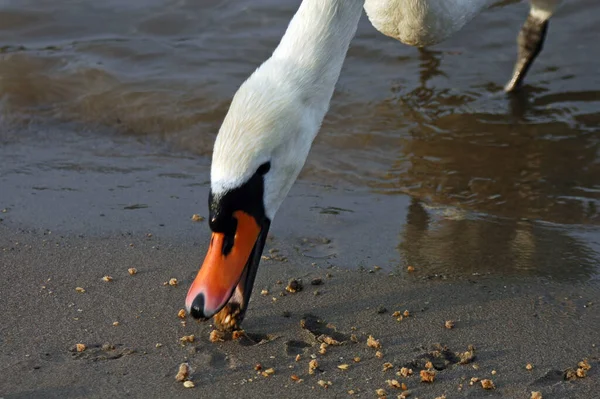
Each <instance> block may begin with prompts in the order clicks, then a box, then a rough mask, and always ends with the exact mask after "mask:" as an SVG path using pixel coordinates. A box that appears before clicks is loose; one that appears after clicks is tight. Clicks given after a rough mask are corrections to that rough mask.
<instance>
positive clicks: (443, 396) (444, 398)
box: [435, 395, 446, 399]
mask: <svg viewBox="0 0 600 399" xmlns="http://www.w3.org/2000/svg"><path fill="white" fill-rule="evenodd" d="M435 399H446V395H442V396H437V397H436V398H435Z"/></svg>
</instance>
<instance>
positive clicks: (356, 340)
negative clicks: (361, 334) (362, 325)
mask: <svg viewBox="0 0 600 399" xmlns="http://www.w3.org/2000/svg"><path fill="white" fill-rule="evenodd" d="M350 341H352V342H354V343H355V344H357V343H358V337H357V336H356V334H351V335H350Z"/></svg>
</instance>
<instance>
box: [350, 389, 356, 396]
mask: <svg viewBox="0 0 600 399" xmlns="http://www.w3.org/2000/svg"><path fill="white" fill-rule="evenodd" d="M355 393H356V392H355V391H354V389H349V390H348V395H354V394H355Z"/></svg>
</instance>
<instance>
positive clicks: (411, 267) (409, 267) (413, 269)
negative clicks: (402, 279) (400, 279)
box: [406, 266, 415, 273]
mask: <svg viewBox="0 0 600 399" xmlns="http://www.w3.org/2000/svg"><path fill="white" fill-rule="evenodd" d="M406 270H407V271H408V272H411V273H412V272H414V271H415V268H414V267H413V266H408V267H407V268H406Z"/></svg>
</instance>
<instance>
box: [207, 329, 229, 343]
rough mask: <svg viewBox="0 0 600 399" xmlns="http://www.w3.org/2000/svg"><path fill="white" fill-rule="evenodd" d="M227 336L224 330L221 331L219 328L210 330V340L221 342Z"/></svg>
mask: <svg viewBox="0 0 600 399" xmlns="http://www.w3.org/2000/svg"><path fill="white" fill-rule="evenodd" d="M224 338H225V333H223V331H219V330H212V331H211V332H210V336H209V338H208V339H209V341H210V342H212V343H215V342H219V341H224Z"/></svg>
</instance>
